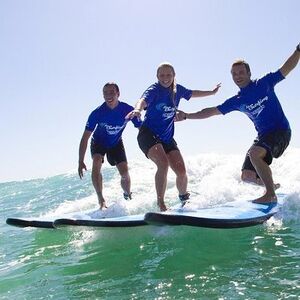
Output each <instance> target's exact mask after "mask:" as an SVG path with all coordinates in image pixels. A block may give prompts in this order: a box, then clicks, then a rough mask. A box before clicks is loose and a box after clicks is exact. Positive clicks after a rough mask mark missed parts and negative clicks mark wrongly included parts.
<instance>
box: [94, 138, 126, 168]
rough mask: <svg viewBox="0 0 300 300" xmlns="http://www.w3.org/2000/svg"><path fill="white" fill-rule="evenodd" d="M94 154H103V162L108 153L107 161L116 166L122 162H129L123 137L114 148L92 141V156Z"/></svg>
mask: <svg viewBox="0 0 300 300" xmlns="http://www.w3.org/2000/svg"><path fill="white" fill-rule="evenodd" d="M94 154H101V155H102V156H103V160H102V163H103V162H104V156H105V154H106V157H107V161H108V162H109V164H110V165H111V166H115V165H117V164H119V163H121V162H127V157H126V153H125V148H124V145H123V141H122V139H121V140H120V141H119V142H118V144H117V145H116V146H114V147H112V148H106V147H103V146H102V145H100V144H97V143H95V142H94V141H93V140H92V141H91V155H92V157H93V155H94Z"/></svg>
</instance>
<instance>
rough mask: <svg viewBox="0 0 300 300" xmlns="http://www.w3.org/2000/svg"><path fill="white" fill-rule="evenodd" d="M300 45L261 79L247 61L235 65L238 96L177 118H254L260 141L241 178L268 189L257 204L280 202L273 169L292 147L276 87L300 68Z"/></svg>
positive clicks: (234, 78)
mask: <svg viewBox="0 0 300 300" xmlns="http://www.w3.org/2000/svg"><path fill="white" fill-rule="evenodd" d="M299 45H300V44H299ZM299 45H297V47H296V50H295V51H294V52H293V53H292V55H291V56H290V57H289V58H288V59H287V60H286V62H285V63H284V64H283V65H282V67H281V68H280V69H279V70H278V71H276V72H274V73H269V74H267V75H265V76H263V77H262V78H260V79H256V80H251V71H250V67H249V65H248V63H246V62H245V61H244V60H238V61H236V62H234V63H233V64H232V67H231V75H232V79H233V81H234V83H235V84H236V85H237V86H238V87H239V88H240V91H239V92H238V94H237V95H235V96H234V97H232V98H229V99H227V100H226V101H225V102H224V103H223V104H221V105H219V106H216V107H209V108H205V109H203V110H201V111H198V112H195V113H185V112H182V111H178V113H177V116H176V120H177V121H182V120H184V119H205V118H209V117H211V116H214V115H220V114H223V115H225V114H227V113H230V112H232V111H240V112H243V113H245V114H246V115H247V116H248V117H249V118H250V120H251V121H252V122H253V124H254V126H255V129H256V131H257V138H256V139H255V140H254V143H253V145H252V146H251V147H250V149H249V150H248V152H247V155H246V158H245V161H244V164H243V167H242V176H241V178H242V180H243V181H246V182H252V183H256V184H259V185H264V186H265V188H266V191H265V193H264V195H263V196H262V197H260V198H258V199H255V200H254V202H255V203H262V204H263V203H270V202H276V201H277V197H276V194H275V189H276V188H278V187H279V184H274V182H273V177H272V172H271V169H270V167H269V165H270V164H271V163H272V160H273V158H278V157H280V156H281V155H282V154H283V152H284V151H285V149H286V148H287V146H288V145H289V142H290V139H291V129H290V125H289V122H288V120H287V118H286V116H285V114H284V112H283V110H282V107H281V104H280V102H279V100H278V98H277V96H276V94H275V91H274V87H275V85H276V84H277V83H279V82H280V81H282V80H283V79H285V77H286V76H287V75H288V74H289V73H290V72H291V71H292V70H293V69H294V68H295V67H296V66H297V64H298V61H299V57H300V46H299Z"/></svg>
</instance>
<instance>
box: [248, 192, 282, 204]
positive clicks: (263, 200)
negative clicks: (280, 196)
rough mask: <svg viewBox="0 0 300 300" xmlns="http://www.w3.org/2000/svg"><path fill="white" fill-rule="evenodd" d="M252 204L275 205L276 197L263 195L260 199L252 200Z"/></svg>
mask: <svg viewBox="0 0 300 300" xmlns="http://www.w3.org/2000/svg"><path fill="white" fill-rule="evenodd" d="M252 202H253V203H257V204H270V203H277V196H276V195H268V194H265V195H263V196H261V197H260V198H257V199H255V200H253V201H252Z"/></svg>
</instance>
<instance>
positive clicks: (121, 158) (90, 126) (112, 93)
mask: <svg viewBox="0 0 300 300" xmlns="http://www.w3.org/2000/svg"><path fill="white" fill-rule="evenodd" d="M119 96H120V91H119V87H118V85H117V84H116V83H113V82H109V83H106V84H105V85H104V87H103V97H104V100H105V102H104V103H103V104H102V105H100V106H99V107H97V108H96V109H95V110H94V111H93V112H92V113H91V114H90V116H89V118H88V121H87V123H86V126H85V130H84V132H83V135H82V138H81V141H80V145H79V162H78V174H79V177H80V178H82V177H83V170H86V169H87V168H86V165H85V163H84V156H85V152H86V149H87V144H88V140H89V138H90V136H91V135H92V134H93V136H92V141H91V154H92V159H93V167H92V182H93V185H94V188H95V190H96V193H97V197H98V201H99V206H100V209H103V208H106V203H105V199H104V196H103V192H102V190H103V183H102V174H101V167H102V164H103V162H104V157H105V155H106V156H107V160H108V162H109V163H110V165H112V166H116V167H117V169H118V171H119V173H120V176H121V187H122V189H123V195H124V198H125V199H126V200H127V199H131V191H130V185H131V182H130V176H129V172H128V164H127V158H126V153H125V149H124V145H123V141H122V133H123V130H124V129H125V127H126V125H127V122H128V120H125V116H126V115H127V114H128V113H129V112H130V111H132V109H133V107H132V106H130V105H129V104H127V103H125V102H121V101H119ZM132 122H133V124H134V126H135V127H140V125H141V121H139V120H138V119H137V118H133V119H132Z"/></svg>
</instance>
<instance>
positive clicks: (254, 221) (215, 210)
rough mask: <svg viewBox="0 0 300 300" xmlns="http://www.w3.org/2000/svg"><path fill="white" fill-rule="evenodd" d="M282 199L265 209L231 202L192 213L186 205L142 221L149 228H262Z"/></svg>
mask: <svg viewBox="0 0 300 300" xmlns="http://www.w3.org/2000/svg"><path fill="white" fill-rule="evenodd" d="M283 198H284V195H278V202H277V203H271V204H267V205H263V204H255V203H253V202H251V201H246V200H245V201H232V202H228V203H226V204H223V205H220V206H217V207H210V208H201V209H193V208H191V207H189V206H190V205H189V203H188V204H187V205H186V206H184V207H183V208H178V209H174V210H168V211H165V212H148V213H146V215H145V221H146V222H147V223H148V224H152V225H188V226H198V227H208V228H241V227H248V226H254V225H258V224H262V223H264V222H265V221H267V220H268V219H270V218H271V217H272V216H274V215H275V214H276V213H277V212H278V211H279V209H280V207H281V206H282V202H283Z"/></svg>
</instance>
